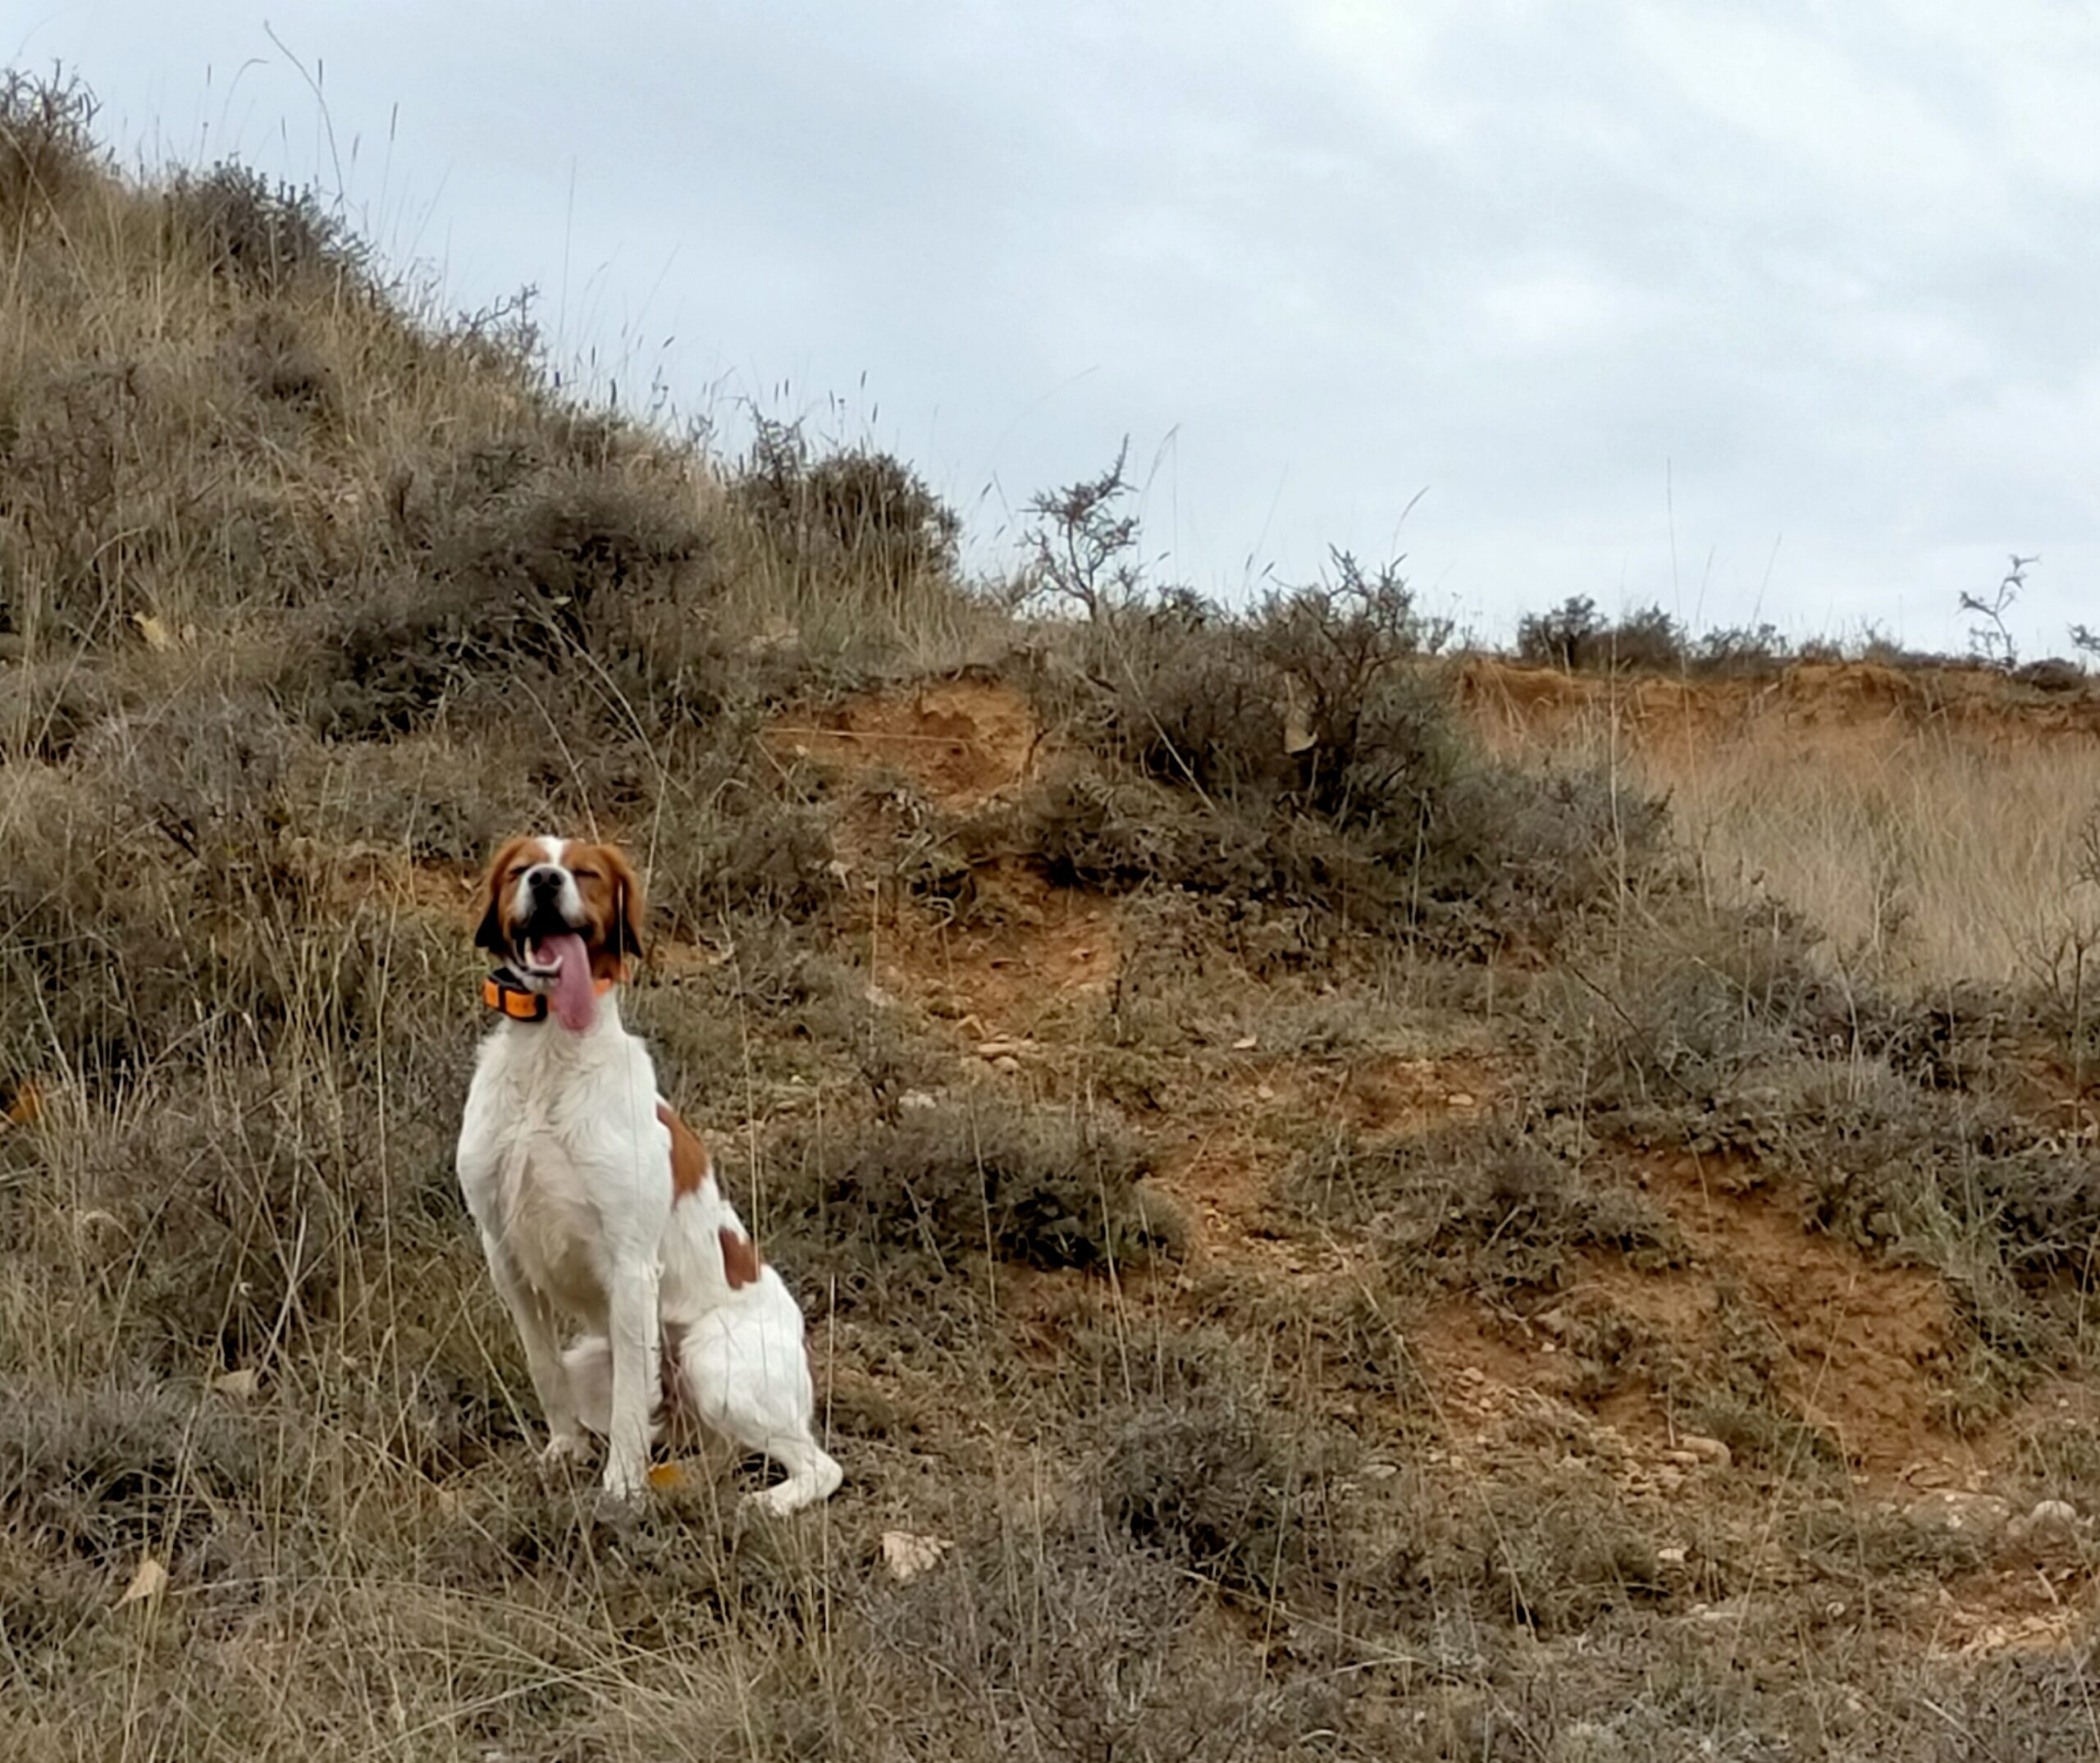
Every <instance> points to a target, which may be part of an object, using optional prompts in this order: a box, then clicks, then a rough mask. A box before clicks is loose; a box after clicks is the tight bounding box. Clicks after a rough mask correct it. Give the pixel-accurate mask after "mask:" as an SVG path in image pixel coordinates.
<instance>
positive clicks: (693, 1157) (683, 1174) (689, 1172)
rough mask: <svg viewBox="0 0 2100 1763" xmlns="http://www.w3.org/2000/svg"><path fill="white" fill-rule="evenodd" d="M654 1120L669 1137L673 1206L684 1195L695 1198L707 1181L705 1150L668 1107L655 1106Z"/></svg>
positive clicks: (699, 1139) (708, 1172)
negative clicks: (661, 1122)
mask: <svg viewBox="0 0 2100 1763" xmlns="http://www.w3.org/2000/svg"><path fill="white" fill-rule="evenodd" d="M656 1118H657V1119H659V1120H660V1121H663V1123H664V1126H666V1127H667V1128H668V1129H669V1131H670V1135H671V1194H672V1199H673V1203H674V1204H675V1203H677V1202H678V1200H682V1199H684V1198H685V1197H686V1196H687V1194H697V1193H698V1192H699V1191H700V1189H701V1183H703V1182H704V1181H706V1180H707V1178H708V1176H709V1174H710V1168H711V1166H710V1162H709V1160H708V1156H707V1147H706V1146H705V1144H702V1143H701V1137H700V1135H699V1134H698V1133H696V1132H695V1131H694V1130H692V1127H690V1126H687V1125H686V1123H685V1122H684V1121H682V1120H680V1119H679V1118H678V1116H677V1115H676V1114H674V1113H673V1112H672V1111H671V1104H670V1103H668V1102H660V1103H657V1104H656Z"/></svg>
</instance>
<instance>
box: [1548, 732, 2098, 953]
mask: <svg viewBox="0 0 2100 1763" xmlns="http://www.w3.org/2000/svg"><path fill="white" fill-rule="evenodd" d="M1516 745H1517V749H1518V750H1519V751H1523V753H1524V754H1525V755H1526V756H1527V757H1528V758H1529V759H1531V760H1533V761H1534V762H1536V761H1539V760H1545V761H1548V762H1553V763H1559V764H1573V765H1582V766H1584V767H1589V768H1603V769H1606V770H1609V771H1611V772H1612V773H1613V774H1615V775H1617V776H1618V777H1620V778H1623V779H1624V780H1625V781H1626V783H1627V785H1628V787H1629V788H1633V789H1636V790H1638V791H1641V792H1654V793H1657V794H1660V795H1663V796H1664V797H1667V799H1668V801H1669V807H1670V814H1671V820H1672V824H1673V828H1674V829H1675V831H1676V833H1677V835H1678V838H1679V840H1680V841H1681V843H1682V846H1683V847H1684V849H1685V850H1686V851H1687V853H1688V854H1689V856H1691V859H1692V861H1693V862H1694V863H1695V864H1696V868H1697V871H1698V875H1699V876H1700V878H1701V883H1702V885H1703V886H1704V888H1705V890H1706V891H1707V893H1709V895H1710V897H1712V898H1714V899H1715V900H1716V901H1722V902H1736V903H1747V902H1755V901H1778V902H1783V903H1784V904H1785V905H1786V906H1787V907H1790V908H1791V909H1792V910H1793V911H1796V912H1798V913H1799V914H1800V915H1801V916H1802V917H1803V918H1805V919H1806V920H1808V921H1809V922H1810V923H1812V924H1814V925H1817V926H1818V927H1819V928H1820V929H1822V930H1824V932H1825V933H1827V934H1828V936H1829V937H1830V939H1832V941H1833V943H1834V944H1835V945H1836V946H1837V947H1838V948H1839V949H1841V950H1842V951H1843V952H1845V953H1846V954H1847V957H1852V958H1856V959H1857V960H1860V961H1864V962H1865V964H1866V965H1867V966H1869V967H1870V968H1871V969H1872V970H1873V971H1875V972H1876V973H1879V974H1881V975H1886V976H1887V977H1889V978H1891V979H1899V980H1905V981H1907V982H1910V983H1912V984H1916V985H1919V986H1923V987H1934V986H1941V987H1943V986H1946V985H1948V984H1958V983H1961V982H1980V983H1983V984H1992V985H2003V986H2023V985H2026V984H2032V983H2033V982H2034V981H2035V980H2037V979H2038V978H2040V977H2041V976H2042V975H2043V972H2044V971H2045V970H2050V969H2052V968H2053V967H2055V966H2059V965H2061V962H2062V961H2063V960H2064V959H2065V958H2066V956H2067V955H2068V954H2069V952H2070V951H2072V950H2074V949H2075V948H2079V947H2084V948H2089V949H2090V948H2094V947H2095V946H2096V945H2100V888H2096V886H2095V882H2094V879H2093V877H2092V876H2090V875H2088V874H2087V873H2086V870H2087V867H2088V866H2089V834H2090V829H2091V828H2092V826H2093V816H2094V814H2095V811H2096V809H2100V740H2095V739H2093V738H2090V737H2089V736H2086V735H2084V734H2083V733H2076V732H2070V733H2066V732H2061V731H2060V730H2058V729H2057V728H2052V727H2051V726H2048V724H2044V725H2043V727H2042V728H2040V729H2039V730H2038V731H2037V732H2036V733H2031V734H2030V733H2026V732H2025V730H2024V729H2023V728H2022V724H2021V721H2020V715H2019V712H2018V710H2008V712H2007V714H2006V719H2005V720H2004V722H2003V723H2002V724H2001V725H2000V726H1999V727H1997V728H1975V727H1966V726H1960V725H1953V726H1947V725H1943V726H1932V725H1927V726H1924V727H1918V726H1915V725H1914V724H1911V722H1910V721H1909V720H1908V719H1904V718H1901V717H1899V716H1896V715H1883V716H1879V717H1874V718H1872V719H1862V718H1855V717H1851V716H1847V717H1844V718H1843V719H1842V720H1835V721H1833V722H1832V723H1830V724H1822V725H1818V724H1815V723H1813V722H1810V723H1807V724H1804V723H1803V722H1801V721H1799V720H1797V719H1795V718H1793V717H1792V716H1790V715H1787V712H1786V710H1785V709H1784V708H1783V707H1782V706H1780V705H1778V704H1776V703H1775V704H1774V706H1773V707H1772V708H1771V710H1769V713H1767V714H1763V715H1758V714H1755V713H1752V714H1751V715H1750V716H1749V717H1748V718H1747V719H1745V720H1744V721H1742V722H1741V723H1738V724H1732V725H1730V726H1727V727H1725V728H1715V727H1714V726H1712V725H1710V724H1703V723H1702V722H1701V721H1700V720H1696V719H1692V718H1688V717H1687V718H1669V717H1656V718H1655V719H1651V720H1650V719H1644V720H1643V721H1642V722H1640V723H1629V722H1628V720H1626V719H1622V718H1618V717H1614V715H1613V714H1612V713H1611V710H1610V709H1609V705H1608V703H1607V702H1605V701H1603V700H1601V699H1600V701H1599V702H1598V704H1597V705H1596V706H1595V707H1594V708H1592V709H1591V710H1588V711H1587V712H1586V713H1585V714H1583V715H1580V716H1579V717H1577V718H1575V719H1571V720H1570V721H1568V722H1566V723H1564V724H1560V725H1559V726H1556V727H1554V728H1550V729H1546V730H1541V731H1540V732H1539V733H1537V734H1536V736H1526V737H1519V738H1518V740H1517V743H1516Z"/></svg>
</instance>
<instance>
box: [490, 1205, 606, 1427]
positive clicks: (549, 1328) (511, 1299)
mask: <svg viewBox="0 0 2100 1763" xmlns="http://www.w3.org/2000/svg"><path fill="white" fill-rule="evenodd" d="M482 1254H484V1255H486V1257H487V1258H488V1264H489V1273H490V1276H491V1277H492V1278H493V1279H494V1280H495V1289H496V1290H497V1291H498V1292H500V1294H501V1295H502V1297H503V1301H504V1306H505V1308H507V1309H509V1312H510V1319H511V1321H512V1322H515V1323H516V1324H517V1325H518V1340H519V1341H521V1342H523V1345H524V1348H525V1364H526V1368H527V1370H529V1371H530V1372H532V1389H533V1391H534V1393H535V1394H536V1395H538V1396H539V1398H540V1416H541V1418H542V1419H543V1420H545V1421H546V1423H547V1444H546V1450H544V1451H542V1452H541V1455H542V1456H543V1457H544V1458H546V1460H547V1461H549V1462H550V1463H556V1462H559V1461H560V1460H561V1459H564V1458H567V1457H580V1456H582V1455H583V1454H584V1453H585V1452H586V1451H587V1450H588V1449H589V1448H590V1447H589V1446H587V1444H586V1443H585V1442H584V1438H583V1428H582V1425H581V1424H580V1423H578V1419H577V1416H576V1402H575V1399H574V1397H573V1395H571V1393H570V1391H569V1387H568V1371H567V1369H566V1368H564V1366H563V1364H562V1362H561V1337H560V1336H559V1333H558V1332H557V1331H556V1329H555V1318H554V1313H553V1312H552V1311H551V1310H550V1309H549V1308H548V1307H547V1302H546V1299H544V1298H542V1297H541V1295H539V1293H537V1292H536V1291H534V1290H532V1288H531V1287H530V1286H527V1284H526V1283H525V1281H523V1279H522V1278H521V1277H519V1276H518V1270H517V1268H516V1267H513V1266H512V1265H511V1261H510V1257H509V1255H507V1254H504V1250H503V1246H502V1245H500V1243H498V1242H497V1241H496V1240H495V1238H494V1237H492V1236H486V1235H485V1236H483V1237H482Z"/></svg>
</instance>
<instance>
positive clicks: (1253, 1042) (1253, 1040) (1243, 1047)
mask: <svg viewBox="0 0 2100 1763" xmlns="http://www.w3.org/2000/svg"><path fill="white" fill-rule="evenodd" d="M1261 1044H1262V1039H1261V1037H1260V1036H1259V1035H1241V1036H1240V1037H1239V1039H1238V1040H1236V1041H1235V1042H1234V1043H1233V1044H1232V1050H1233V1051H1234V1052H1235V1053H1252V1052H1253V1050H1254V1049H1255V1048H1257V1047H1258V1046H1260V1045H1261Z"/></svg>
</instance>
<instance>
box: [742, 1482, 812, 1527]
mask: <svg viewBox="0 0 2100 1763" xmlns="http://www.w3.org/2000/svg"><path fill="white" fill-rule="evenodd" d="M799 1494H800V1490H798V1489H797V1488H796V1487H794V1486H793V1485H792V1483H790V1482H776V1483H774V1486H772V1487H761V1488H760V1490H759V1491H757V1492H756V1493H755V1494H746V1495H745V1496H744V1505H745V1506H746V1508H748V1509H749V1510H751V1511H753V1512H762V1513H764V1514H765V1515H766V1516H767V1517H768V1518H774V1519H784V1518H786V1517H787V1516H788V1514H789V1513H791V1512H796V1511H799V1510H801V1506H802V1504H803V1501H802V1500H801V1498H800V1497H798V1496H799Z"/></svg>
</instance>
